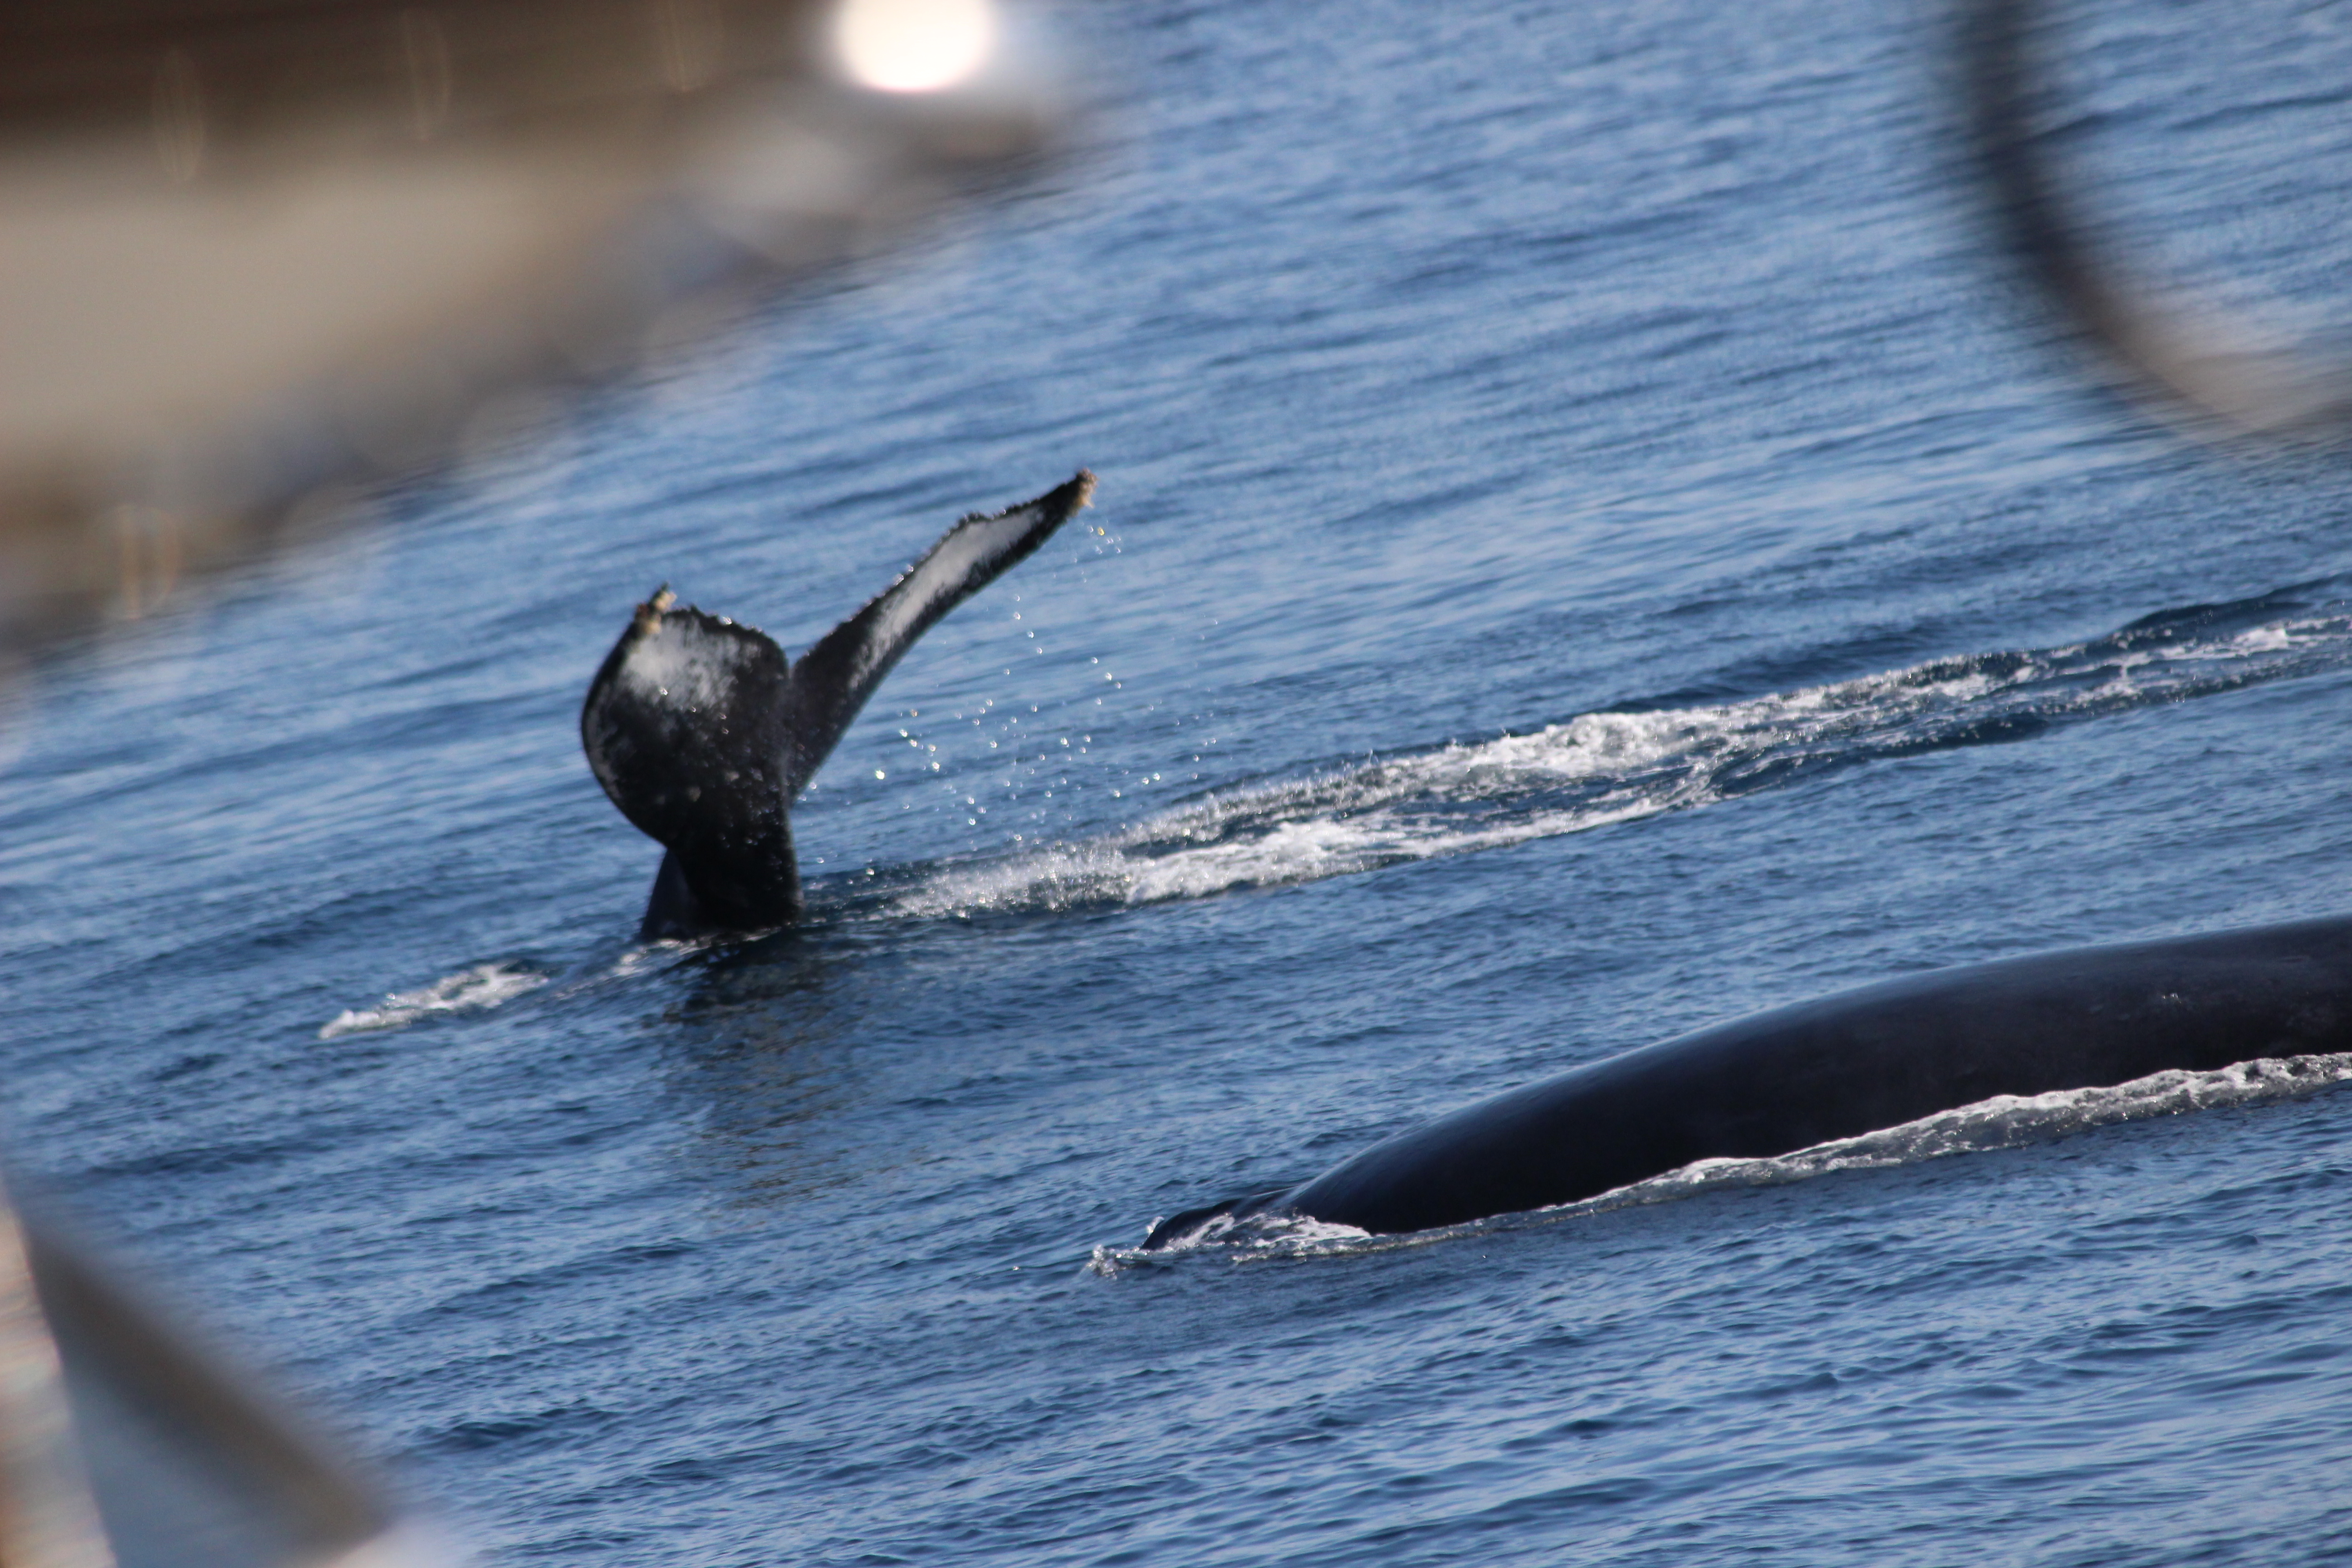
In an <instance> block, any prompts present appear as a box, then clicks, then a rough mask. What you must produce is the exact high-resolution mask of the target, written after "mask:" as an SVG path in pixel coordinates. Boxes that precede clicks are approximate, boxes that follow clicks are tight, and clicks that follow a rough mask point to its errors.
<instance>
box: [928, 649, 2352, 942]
mask: <svg viewBox="0 0 2352 1568" xmlns="http://www.w3.org/2000/svg"><path fill="white" fill-rule="evenodd" d="M2129 636H2130V634H2124V635H2121V636H2119V637H2113V638H2102V639H2099V640H2097V641H2094V642H2088V643H2078V644H2074V645H2071V646H2069V647H2061V648H2054V649H2048V650H2043V651H2039V652H2029V653H2019V654H2004V655H1995V656H1991V657H1990V658H1954V659H1940V660H1935V661H1931V662H1929V663H1925V664H1919V665H1914V666H1911V667H1909V668H1902V669H1895V670H1891V671H1888V672H1886V673H1884V674H1879V675H1870V676H1864V677H1862V678H1860V679H1853V680H1844V681H1833V682H1829V683H1825V684H1823V685H1820V686H1813V687H1805V688H1801V689H1796V690H1792V691H1788V692H1780V693H1774V694H1771V695H1769V696H1765V697H1759V698H1753V699H1749V700H1744V701H1739V702H1727V703H1721V704H1713V705H1706V706H1699V707H1692V708H1681V709H1664V710H1654V711H1649V712H1636V713H1622V712H1602V713H1585V714H1580V715H1578V716H1577V717H1575V718H1572V719H1570V720H1567V721H1562V722H1560V723H1557V724H1547V725H1545V726H1544V727H1543V728H1541V729H1539V730H1536V731H1531V732H1528V733H1526V734H1507V735H1502V736H1498V737H1496V739H1494V740H1491V741H1486V742H1475V743H1471V744H1460V743H1455V744H1448V745H1445V746H1443V747H1440V748H1438V749H1436V750H1434V751H1430V752H1421V753H1419V754H1417V755H1405V756H1398V757H1391V758H1385V759H1381V760H1378V761H1373V762H1368V763H1360V764H1357V765H1355V766H1352V767H1347V768H1342V769H1339V770H1336V771H1334V772H1331V773H1325V774H1321V775H1318V776H1315V777H1310V778H1305V779H1297V780H1291V781H1285V782H1280V783H1276V784H1265V785H1259V786H1255V787H1252V788H1246V789H1241V790H1235V791H1231V792H1228V793H1224V794H1221V795H1212V796H1210V797H1209V798H1207V799H1205V800H1202V801H1198V802H1194V803H1192V804H1189V805H1183V806H1180V807H1178V808H1177V809H1175V810H1173V811H1170V812H1166V813H1163V814H1161V815H1160V816H1155V817H1152V818H1150V819H1149V820H1147V821H1145V822H1143V823H1140V824H1139V825H1137V826H1134V827H1132V828H1129V829H1127V830H1125V831H1122V832H1118V833H1115V834H1109V835H1106V836H1104V837H1100V838H1095V839H1087V840H1080V841H1078V842H1075V843H1066V844H1056V845H1051V846H1047V847H1042V848H1036V849H1032V850H1027V851H1024V852H1022V853H1018V854H1015V855H1013V856H1009V857H1006V858H1002V859H996V860H988V861H982V862H978V863H966V864H963V865H959V866H954V867H950V868H942V869H941V870H940V871H938V872H936V873H934V874H933V875H932V876H930V877H929V878H928V879H926V880H925V881H924V882H923V883H922V884H921V885H919V886H918V887H916V888H913V889H909V890H908V892H906V893H905V894H903V895H902V896H901V897H900V898H899V899H898V900H897V902H896V904H895V905H894V907H893V910H892V912H893V913H896V914H901V915H912V916H918V917H936V916H939V915H945V914H961V913H969V912H973V911H977V910H1004V909H1039V908H1042V909H1061V908H1066V907H1069V906H1071V905H1073V904H1080V903H1118V902H1126V903H1152V902H1158V901H1160V900H1169V899H1186V898H1200V897H1203V896H1206V895H1210V894H1213V893H1218V892H1223V891H1225V890H1228V889H1235V888H1244V887H1275V886H1282V885H1285V884H1288V883H1294V882H1304V881H1313V880H1317V879H1321V878H1325V877H1333V876H1343V875H1347V874H1349V873H1352V872H1359V871H1368V870H1373V869H1376V868H1380V867H1382V866H1388V865H1393V864H1396V863H1398V862H1400V861H1406V860H1419V859H1428V858H1435V857H1439V856H1446V855H1458V854H1465V853H1468V852H1471V851H1474V850H1480V849H1490V848H1496V847H1502V846H1506V845H1511V844H1519V843H1525V842H1527V841H1528V840H1531V839H1537V838H1549V837H1559V836H1560V835H1562V834H1569V833H1580V832H1586V831H1589V830H1591V829H1592V828H1595V827H1601V826H1609V825H1611V824H1613V823H1620V822H1626V821H1631V820H1633V819H1636V818H1640V817H1645V816H1656V815H1658V814H1659V813H1662V812H1668V811H1679V810H1685V809H1688V808H1691V807H1695V806H1701V805H1708V804H1711V803H1713V802H1715V801H1717V800H1720V799H1723V798H1725V797H1726V796H1727V795H1731V794H1734V793H1738V791H1739V790H1740V789H1742V788H1745V787H1753V786H1752V784H1749V783H1748V781H1749V780H1750V779H1751V778H1752V777H1753V776H1754V775H1756V774H1757V773H1759V772H1760V771H1762V770H1765V769H1768V768H1772V767H1787V768H1790V769H1791V770H1802V769H1805V768H1808V767H1812V766H1819V765H1824V764H1835V763H1846V762H1852V761H1855V760H1859V759H1861V758H1864V757H1868V756H1871V755H1875V754H1886V753H1889V752H1906V751H1915V750H1919V749H1923V748H1932V747H1936V746H1942V745H1958V744H1966V743H1968V740H1969V735H1970V733H1971V732H1972V727H1974V726H1978V725H1987V724H1994V723H1997V722H1998V721H2001V720H2005V719H2007V720H2022V721H2042V720H2050V719H2056V718H2063V717H2067V716H2072V715H2081V714H2088V713H2098V712H2106V711H2112V710H2117V709H2120V708H2125V707H2130V706H2137V705H2143V704H2146V703H2148V702H2154V701H2162V700H2171V699H2176V698H2179V697H2183V696H2188V695H2193V694H2195V693H2197V692H2199V691H2203V690H2210V689H2219V688H2227V687H2235V686H2239V685H2242V684H2245V683H2247V682H2250V681H2252V680H2257V679H2273V678H2275V677H2277V676H2281V675H2285V674H2293V673H2296V672H2298V671H2299V670H2301V669H2303V668H2307V667H2308V659H2309V655H2310V654H2311V653H2312V651H2314V650H2315V648H2316V649H2318V650H2320V651H2323V652H2324V651H2326V650H2327V649H2335V650H2336V651H2337V654H2338V656H2339V657H2340V650H2341V648H2342V646H2343V645H2345V644H2346V643H2347V641H2352V622H2347V619H2346V618H2344V617H2341V616H2330V617H2324V618H2312V619H2296V620H2284V621H2279V622H2275V623H2272V624H2270V625H2266V626H2257V627H2254V628H2252V629H2250V630H2245V631H2240V632H2236V633H2232V634H2231V635H2228V636H2221V637H2206V638H2201V639H2200V638H2194V637H2182V638H2180V639H2179V640H2177V641H2171V642H2158V643H2155V644H2152V645H2150V646H2139V647H2125V646H2119V645H2121V644H2122V643H2124V642H2126V640H2127V639H2128V637H2129Z"/></svg>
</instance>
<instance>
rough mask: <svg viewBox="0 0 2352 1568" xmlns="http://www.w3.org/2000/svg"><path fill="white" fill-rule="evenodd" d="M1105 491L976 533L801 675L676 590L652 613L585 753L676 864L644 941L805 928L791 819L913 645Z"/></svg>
mask: <svg viewBox="0 0 2352 1568" xmlns="http://www.w3.org/2000/svg"><path fill="white" fill-rule="evenodd" d="M1094 489H1095V477H1094V475H1092V474H1090V473H1087V471H1086V470H1084V469H1080V470H1079V471H1078V474H1077V476H1076V478H1075V479H1071V480H1070V481H1069V482H1068V483H1067V484H1065V485H1061V486H1059V487H1057V488H1055V489H1051V490H1048V491H1047V492H1046V493H1045V494H1044V495H1042V496H1039V497H1038V498H1037V499H1036V500H1033V501H1024V503H1022V504H1021V505H1019V506H1014V507H1008V508H1006V509H1005V510H1003V511H1000V512H994V513H991V514H988V515H985V516H983V515H981V514H979V513H974V514H973V515H972V516H970V517H967V518H965V519H964V520H963V521H961V522H959V523H957V524H956V525H955V526H954V527H953V528H951V529H950V530H948V531H947V534H946V536H945V537H943V538H942V539H940V542H938V543H937V544H934V545H932V546H931V548H930V550H929V552H926V553H925V555H924V556H923V558H922V559H921V560H920V561H918V562H916V563H914V565H912V566H910V567H908V569H907V571H906V572H905V573H904V574H902V575H901V576H900V577H899V578H898V581H897V582H895V583H893V584H890V586H889V587H888V588H887V589H885V590H883V592H882V593H880V594H879V595H876V597H875V598H874V599H873V600H872V601H871V602H870V603H868V604H867V605H866V607H865V608H864V609H862V610H860V611H858V612H857V613H856V615H854V616H850V617H849V619H847V620H845V621H844V622H842V623H841V625H839V626H835V627H834V629H833V630H832V631H830V632H828V633H826V634H825V636H824V640H822V641H821V642H819V643H818V644H817V645H816V646H815V647H813V648H811V649H809V651H808V652H807V653H806V654H804V655H803V656H802V658H801V659H800V661H799V662H798V663H788V662H787V661H786V659H785V658H784V650H783V649H782V648H780V647H777V646H776V644H775V642H774V641H773V640H772V638H770V637H768V636H767V635H766V634H764V633H762V632H760V631H758V630H755V629H754V628H752V627H751V626H742V625H740V624H739V623H737V622H735V621H731V620H728V619H725V618H724V617H722V616H709V615H705V614H703V613H702V612H701V611H700V610H698V609H695V608H693V607H691V606H688V607H687V608H685V609H678V608H675V607H674V605H675V603H676V601H675V600H674V598H673V597H672V595H670V593H669V590H668V589H667V588H663V589H661V590H659V591H657V592H656V594H655V595H654V596H653V597H652V598H650V599H648V600H646V602H645V603H644V604H642V605H638V606H637V612H636V616H635V619H634V620H632V621H631V622H630V623H629V629H628V630H627V631H625V632H624V633H622V634H621V640H620V641H619V642H618V643H616V644H614V647H613V651H612V652H611V653H610V654H609V655H607V656H606V657H605V659H604V668H601V669H599V670H598V671H597V672H596V679H595V682H594V684H593V685H592V686H590V687H589V689H588V700H587V702H586V703H585V704H584V705H583V707H582V709H581V710H580V741H581V744H582V746H583V747H584V748H585V749H586V751H587V752H588V765H589V766H590V767H591V768H593V769H594V770H595V773H596V782H597V783H599V784H603V785H604V793H605V794H606V795H610V796H612V798H613V804H614V805H617V806H619V807H620V808H621V814H622V815H623V816H626V817H627V818H628V819H629V820H630V821H631V822H633V823H635V824H636V826H638V827H640V828H642V829H643V830H644V831H645V832H646V833H647V834H649V835H651V836H652V837H655V838H657V839H659V840H660V841H661V843H662V845H663V846H664V847H666V848H667V850H668V851H669V853H668V854H667V855H665V856H664V857H663V858H662V863H661V870H660V872H659V873H658V874H657V875H656V877H655V879H654V889H653V897H652V899H651V900H649V901H648V903H647V904H646V918H645V926H644V932H643V934H645V935H646V936H647V937H662V936H693V935H699V934H702V933H705V932H709V931H758V930H762V929H766V928H771V927H774V926H781V925H788V924H790V923H792V922H793V921H794V920H796V919H797V918H798V917H799V915H800V909H801V883H800V872H799V869H798V868H797V867H796V866H795V865H794V863H793V835H792V827H791V824H790V822H789V820H788V816H789V813H790V811H791V808H792V803H793V801H794V800H795V799H797V798H798V797H799V795H800V793H801V791H802V790H803V789H804V788H806V787H807V785H808V782H809V780H810V779H811V778H812V777H814V775H815V773H816V770H817V769H818V768H819V767H820V766H821V765H823V763H824V759H825V757H826V756H827V755H828V754H829V753H830V752H832V750H833V747H834V742H836V741H838V740H839V739H841V732H842V731H844V730H845V729H847V728H848V727H849V721H851V720H852V719H855V718H856V716H857V710H859V709H861V708H863V707H864V706H865V705H866V698H868V697H870V696H872V695H873V692H874V689H875V688H876V687H877V686H878V685H880V684H881V683H882V678H883V677H884V676H885V675H887V674H888V673H889V672H890V667H891V666H892V665H894V664H896V663H898V658H899V656H901V655H902V654H904V653H905V652H906V651H907V649H908V648H909V647H912V646H913V645H914V642H915V639H916V638H917V637H921V636H922V635H923V633H924V632H925V631H926V630H927V629H928V628H929V626H931V624H932V623H933V622H935V621H937V620H938V619H939V618H940V616H944V615H946V614H947V613H948V612H949V611H950V610H952V609H954V608H955V607H956V606H957V605H960V604H961V603H963V601H964V600H966V599H968V598H970V597H971V595H974V594H976V593H978V592H979V591H980V590H981V589H982V588H984V587H986V586H987V585H988V584H990V583H991V582H992V581H994V580H995V578H996V577H997V576H998V574H1001V573H1003V571H1004V570H1005V569H1006V568H1007V567H1010V566H1012V565H1013V563H1016V562H1018V561H1020V560H1021V559H1022V558H1023V557H1024V556H1026V555H1028V554H1029V553H1030V552H1032V551H1034V550H1035V549H1036V548H1037V547H1038V546H1039V545H1040V544H1043V543H1044V542H1045V540H1046V538H1047V536H1049V535H1050V534H1052V533H1053V531H1055V529H1057V528H1059V527H1060V526H1061V525H1062V524H1063V523H1064V522H1065V521H1067V520H1068V519H1069V518H1070V516H1071V515H1072V514H1073V513H1075V512H1076V511H1077V510H1079V509H1080V508H1081V507H1083V506H1085V505H1086V504H1087V500H1089V499H1090V498H1091V497H1092V496H1093V494H1094Z"/></svg>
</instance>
